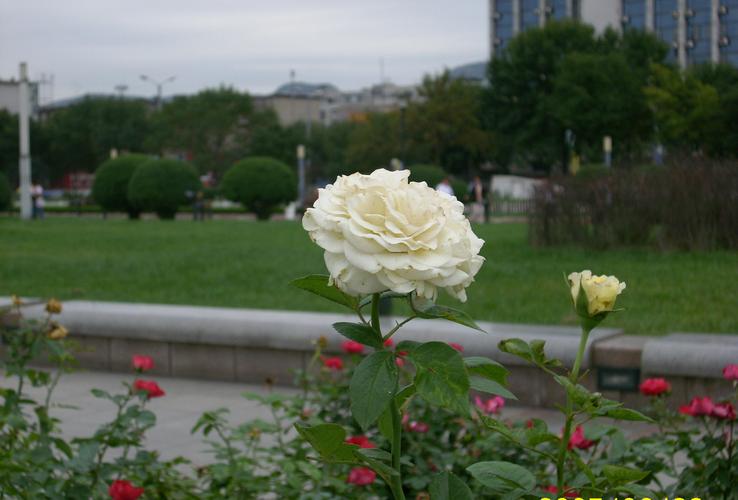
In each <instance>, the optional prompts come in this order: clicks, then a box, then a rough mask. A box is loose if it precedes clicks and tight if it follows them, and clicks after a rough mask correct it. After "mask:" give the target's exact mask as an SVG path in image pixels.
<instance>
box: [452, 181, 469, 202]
mask: <svg viewBox="0 0 738 500" xmlns="http://www.w3.org/2000/svg"><path fill="white" fill-rule="evenodd" d="M451 189H453V190H454V196H456V199H457V200H459V201H467V200H466V198H467V191H468V189H469V186H468V185H467V184H466V182H464V181H462V180H461V179H451Z"/></svg>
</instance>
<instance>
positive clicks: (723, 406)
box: [711, 402, 735, 420]
mask: <svg viewBox="0 0 738 500" xmlns="http://www.w3.org/2000/svg"><path fill="white" fill-rule="evenodd" d="M711 415H712V416H713V417H715V418H717V419H720V420H735V408H733V405H732V404H730V403H727V402H726V403H719V404H716V405H715V406H714V408H713V409H712V414H711Z"/></svg>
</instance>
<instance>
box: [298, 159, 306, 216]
mask: <svg viewBox="0 0 738 500" xmlns="http://www.w3.org/2000/svg"><path fill="white" fill-rule="evenodd" d="M297 178H298V184H297V191H298V193H297V196H298V200H297V206H298V207H299V208H303V205H304V203H305V146H303V145H302V144H300V145H298V146H297Z"/></svg>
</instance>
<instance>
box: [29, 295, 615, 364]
mask: <svg viewBox="0 0 738 500" xmlns="http://www.w3.org/2000/svg"><path fill="white" fill-rule="evenodd" d="M25 314H26V315H27V316H28V317H41V316H43V315H44V312H43V306H40V305H39V306H33V307H29V308H26V309H25ZM58 319H59V322H60V323H62V324H63V325H64V326H66V327H67V328H68V329H69V331H70V332H71V333H72V334H74V335H84V336H87V337H104V338H110V339H130V340H141V341H143V340H146V341H159V342H166V343H170V344H172V345H176V344H190V345H193V344H195V345H197V344H205V345H212V346H236V347H252V348H259V349H286V350H301V351H311V350H312V349H313V345H312V342H313V341H314V340H316V339H317V338H318V337H320V336H324V337H326V339H327V340H328V351H332V352H339V351H340V345H341V342H342V341H343V340H345V339H344V338H343V337H342V336H340V335H339V334H338V333H337V332H335V331H334V330H333V328H332V327H331V325H332V324H333V323H335V322H338V321H350V322H354V321H358V319H357V318H356V317H355V316H353V315H349V314H332V313H314V312H296V311H271V310H256V309H230V308H216V307H196V306H177V305H157V304H135V303H120V302H91V301H68V302H65V303H64V310H63V312H62V314H61V315H60V316H59V318H58ZM392 324H393V319H389V318H388V320H387V321H386V323H385V325H384V327H385V330H386V329H388V328H391V326H392ZM479 324H480V326H481V327H482V328H483V329H484V330H485V331H486V332H487V333H481V332H478V331H476V330H472V329H469V328H466V327H464V326H461V325H458V324H456V323H452V322H448V321H444V320H422V319H417V320H414V321H412V322H411V323H408V324H407V325H405V326H404V327H403V328H402V329H401V330H400V331H399V332H398V334H397V336H396V337H395V340H397V341H400V340H414V341H419V342H427V341H431V340H439V341H445V342H458V343H459V344H461V345H463V346H464V349H465V353H466V354H468V355H480V356H481V355H483V356H488V357H490V358H493V359H496V360H498V361H500V362H502V363H505V364H508V365H525V364H527V363H525V362H524V361H522V360H520V359H519V358H516V357H514V356H510V355H508V354H504V353H502V352H500V351H499V350H498V349H497V344H498V343H499V342H500V341H501V340H503V339H507V338H511V337H518V338H521V339H523V340H525V341H530V340H534V339H541V340H545V341H546V354H547V355H548V356H549V357H552V358H557V359H560V360H561V361H562V362H563V363H564V364H565V365H568V366H571V364H572V363H573V362H574V357H575V355H576V352H577V348H578V345H579V338H580V331H579V329H578V328H575V327H566V326H537V325H520V324H507V323H489V322H480V323H479ZM618 333H620V330H616V329H597V330H595V331H594V332H592V334H591V335H590V338H589V341H588V347H587V351H586V355H585V359H584V361H583V367H585V368H586V367H589V366H590V365H591V356H590V350H591V346H592V344H593V343H594V342H597V341H599V340H603V339H606V338H609V337H612V336H614V335H617V334H618Z"/></svg>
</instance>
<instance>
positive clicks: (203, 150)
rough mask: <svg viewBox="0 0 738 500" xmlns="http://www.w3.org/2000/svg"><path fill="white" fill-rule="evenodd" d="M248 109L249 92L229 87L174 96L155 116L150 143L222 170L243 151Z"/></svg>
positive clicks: (201, 166)
mask: <svg viewBox="0 0 738 500" xmlns="http://www.w3.org/2000/svg"><path fill="white" fill-rule="evenodd" d="M252 112H253V106H252V103H251V98H250V97H249V95H248V94H244V93H241V92H238V91H237V90H235V89H232V88H229V87H220V88H217V89H206V90H203V91H201V92H199V93H197V94H195V95H192V96H179V97H175V98H174V99H173V100H172V101H171V102H169V103H167V104H166V105H165V106H164V108H163V109H162V110H161V112H159V113H157V115H156V116H155V119H154V136H153V138H152V141H151V144H152V146H153V147H154V148H155V149H157V150H158V151H159V153H164V152H170V153H171V152H176V153H181V154H182V155H183V156H186V157H187V158H189V159H191V160H192V162H193V163H194V164H195V165H196V166H197V167H198V168H199V169H200V171H201V172H205V171H209V170H214V171H216V172H221V173H222V172H224V171H225V169H226V168H228V166H229V165H231V164H232V163H233V162H234V161H236V160H237V159H238V158H241V157H243V156H244V154H246V152H247V148H248V143H249V135H250V132H251V129H252V125H251V123H250V119H251V115H252Z"/></svg>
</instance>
